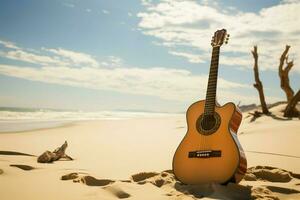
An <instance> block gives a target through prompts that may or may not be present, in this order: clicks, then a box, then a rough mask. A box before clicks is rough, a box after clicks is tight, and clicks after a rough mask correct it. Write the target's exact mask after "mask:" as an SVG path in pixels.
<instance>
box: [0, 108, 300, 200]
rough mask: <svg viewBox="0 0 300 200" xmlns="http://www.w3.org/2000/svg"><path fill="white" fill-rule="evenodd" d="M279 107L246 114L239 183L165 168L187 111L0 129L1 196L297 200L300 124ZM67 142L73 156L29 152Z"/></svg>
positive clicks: (33, 199)
mask: <svg viewBox="0 0 300 200" xmlns="http://www.w3.org/2000/svg"><path fill="white" fill-rule="evenodd" d="M283 106H284V105H278V106H275V107H273V108H272V109H271V112H272V113H273V115H274V116H276V117H274V116H262V117H260V118H258V119H256V120H255V121H254V122H251V123H250V117H247V113H245V114H244V120H243V123H242V125H241V129H240V135H239V138H240V141H241V143H242V146H243V147H244V149H245V150H246V156H247V159H248V171H247V174H246V176H245V177H244V180H243V181H242V182H241V183H240V184H232V183H231V184H228V185H226V186H224V185H218V184H205V185H193V186H191V185H183V184H181V183H180V182H178V181H176V179H175V177H174V174H173V173H172V171H171V170H166V169H170V168H171V163H172V157H173V154H174V151H175V149H176V147H177V145H178V144H179V142H180V141H181V139H182V137H183V136H184V134H185V131H186V121H185V116H182V117H180V116H176V117H164V118H162V117H161V118H153V119H152V118H151V119H150V118H149V119H126V120H125V119H124V120H103V121H86V122H78V123H74V124H73V125H72V126H65V127H57V128H51V129H43V130H35V131H26V132H21V133H1V134H0V199H1V200H2V199H3V200H19V199H20V200H40V199H45V200H53V199H64V200H82V199H83V200H90V199H105V200H106V199H107V200H110V199H111V200H114V199H126V198H127V199H132V200H147V199H149V200H153V199H155V200H164V199H176V200H190V199H191V200H192V199H237V200H240V199H241V200H242V199H273V200H277V199H300V159H299V157H300V154H299V144H300V134H299V133H300V132H299V128H300V123H299V120H298V119H283V120H282V119H281V118H282V117H281V110H282V109H283ZM278 118H280V119H278ZM149 127H151V128H149ZM65 140H67V141H68V144H69V147H68V149H67V153H68V154H69V155H70V156H72V157H73V158H74V160H72V161H63V160H61V161H60V160H59V161H55V162H54V163H51V164H43V163H37V157H36V156H34V155H40V154H41V153H43V152H44V151H45V150H46V149H55V148H56V147H58V146H60V145H61V143H62V142H63V141H65Z"/></svg>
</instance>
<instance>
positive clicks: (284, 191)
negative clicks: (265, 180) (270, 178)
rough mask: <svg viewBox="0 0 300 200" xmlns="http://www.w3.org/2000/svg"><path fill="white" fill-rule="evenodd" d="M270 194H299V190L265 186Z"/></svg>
mask: <svg viewBox="0 0 300 200" xmlns="http://www.w3.org/2000/svg"><path fill="white" fill-rule="evenodd" d="M266 188H268V189H269V190H271V191H272V192H277V193H281V194H298V193H300V191H299V190H296V189H292V188H284V187H277V186H270V185H269V186H266Z"/></svg>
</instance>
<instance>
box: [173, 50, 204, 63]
mask: <svg viewBox="0 0 300 200" xmlns="http://www.w3.org/2000/svg"><path fill="white" fill-rule="evenodd" d="M169 53H170V54H172V55H175V56H181V57H184V58H186V59H187V60H188V61H189V62H191V63H204V62H205V61H204V60H203V59H202V58H201V57H200V56H199V55H195V54H191V53H186V52H178V51H169Z"/></svg>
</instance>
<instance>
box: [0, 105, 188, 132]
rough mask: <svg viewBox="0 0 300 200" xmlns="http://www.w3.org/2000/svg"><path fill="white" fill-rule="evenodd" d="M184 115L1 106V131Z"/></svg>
mask: <svg viewBox="0 0 300 200" xmlns="http://www.w3.org/2000/svg"><path fill="white" fill-rule="evenodd" d="M175 115H182V114H179V113H178V114H177V113H155V112H144V111H94V112H87V111H81V110H57V109H42V108H17V107H0V133H1V132H2V133H3V132H19V131H28V130H35V129H42V128H51V127H57V126H62V125H65V124H69V123H72V122H75V121H89V120H121V119H134V118H152V117H166V116H175Z"/></svg>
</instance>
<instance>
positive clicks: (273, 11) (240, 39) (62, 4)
mask: <svg viewBox="0 0 300 200" xmlns="http://www.w3.org/2000/svg"><path fill="white" fill-rule="evenodd" d="M0 5H1V6H0V26H1V28H0V91H1V93H0V106H20V107H48V108H66V109H83V110H116V109H122V110H149V111H158V112H159V111H162V112H181V111H184V110H185V109H186V107H187V106H188V105H189V104H191V103H192V102H194V101H197V100H199V99H203V98H204V96H205V90H206V84H207V74H208V70H209V63H210V53H211V47H210V40H211V36H212V35H213V33H214V31H215V30H217V29H221V28H226V29H227V30H228V32H229V33H230V34H231V38H230V40H229V44H228V45H226V46H222V48H221V52H222V54H221V57H220V71H219V81H218V95H217V96H218V100H219V101H220V102H221V103H225V102H227V101H234V102H236V103H237V102H240V101H241V103H242V104H249V103H258V95H257V91H256V90H255V89H254V88H253V86H252V84H253V71H252V66H253V59H252V57H251V53H250V50H251V49H252V48H253V45H258V51H259V55H260V57H259V67H260V70H261V79H262V81H263V84H264V87H265V93H266V100H267V102H269V103H271V102H275V101H278V100H284V94H283V91H282V90H281V89H280V88H279V79H278V75H277V68H278V59H279V56H280V54H281V53H282V51H283V50H284V48H285V45H286V44H289V45H291V46H292V47H291V49H290V56H289V59H293V60H294V63H295V66H294V68H293V69H292V71H291V77H290V78H291V85H292V87H293V88H294V90H295V91H296V90H297V89H299V85H300V67H299V65H298V62H299V61H298V60H299V55H300V41H299V39H298V38H299V36H300V28H299V27H300V21H299V19H298V16H297V10H299V9H300V2H299V1H295V0H285V1H273V0H265V1H257V2H254V1H235V0H230V1H207V0H202V1H176V0H173V1H169V0H163V1H154V0H153V1H149V0H132V1H101V0H86V1H79V0H68V1H66V0H61V1H58V0H51V1H50V0H48V1H46V0H43V1H40V0H36V1H33V0H26V1H15V0H7V1H4V0H3V1H0ZM279 11H280V12H279ZM297 87H298V88H297Z"/></svg>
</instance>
